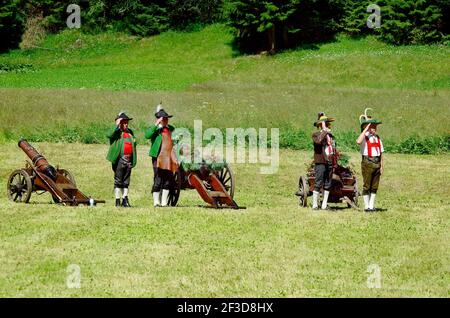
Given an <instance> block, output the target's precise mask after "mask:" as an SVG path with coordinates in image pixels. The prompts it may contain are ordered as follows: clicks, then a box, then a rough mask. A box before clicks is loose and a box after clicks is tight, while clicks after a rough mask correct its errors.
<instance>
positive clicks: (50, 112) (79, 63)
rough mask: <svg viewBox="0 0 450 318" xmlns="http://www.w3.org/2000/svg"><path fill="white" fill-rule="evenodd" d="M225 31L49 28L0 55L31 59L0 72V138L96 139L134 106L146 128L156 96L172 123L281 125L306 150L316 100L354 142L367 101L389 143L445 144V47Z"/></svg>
mask: <svg viewBox="0 0 450 318" xmlns="http://www.w3.org/2000/svg"><path fill="white" fill-rule="evenodd" d="M77 39H81V44H79V45H76V40H77ZM231 39H232V37H231V35H230V33H229V31H228V29H226V28H225V27H224V26H221V25H213V26H209V27H207V28H205V29H203V30H200V31H198V32H191V33H184V32H178V33H177V32H168V33H164V34H162V35H160V36H155V37H151V38H145V39H137V38H132V37H128V36H124V35H117V34H103V35H101V36H92V35H83V34H80V33H78V32H77V31H73V32H72V31H70V32H69V31H65V32H63V33H62V34H59V35H52V36H49V37H48V38H47V40H46V41H45V42H44V44H43V45H42V46H43V47H46V48H49V49H48V50H43V49H35V50H31V51H13V52H11V53H9V54H6V55H5V54H4V55H0V64H1V63H4V64H8V65H20V64H24V65H32V67H30V68H25V70H24V71H17V72H14V71H11V72H3V73H0V94H1V96H2V98H1V99H0V107H1V109H2V110H3V111H2V112H0V121H2V122H9V123H14V125H12V127H7V126H4V127H2V128H0V141H1V140H17V139H18V138H19V137H20V136H26V137H27V138H28V139H30V140H34V141H50V142H54V141H61V142H67V141H69V142H73V141H79V142H83V143H93V142H94V143H96V142H97V143H103V142H105V141H106V140H105V137H104V135H105V132H106V130H107V129H108V127H109V125H110V123H111V122H112V119H113V117H114V116H115V114H116V113H117V112H119V111H120V110H126V111H128V112H129V113H131V114H132V115H133V116H134V117H135V118H136V122H135V126H137V127H139V128H140V131H142V130H143V129H144V128H145V126H146V125H148V123H149V122H150V121H151V120H153V119H152V114H153V112H154V108H155V105H156V104H157V103H159V102H160V101H163V103H164V104H166V105H167V107H168V109H169V111H170V112H172V113H174V114H175V117H174V123H175V124H177V125H178V126H180V125H181V126H184V127H189V128H191V127H192V126H193V120H194V119H202V120H203V125H204V127H218V128H225V127H268V128H270V127H280V128H281V136H282V140H281V145H282V146H283V147H290V148H302V149H307V147H310V141H309V135H310V132H311V128H312V122H313V121H314V120H315V118H316V114H317V112H318V111H319V110H322V111H325V112H326V113H329V114H330V115H333V116H335V117H336V118H337V121H336V123H335V128H336V133H337V134H338V136H339V139H340V145H341V147H344V148H346V149H354V148H352V147H354V139H355V137H356V135H357V133H358V117H359V115H360V114H361V112H362V111H363V109H364V108H365V107H372V108H374V109H375V115H376V116H378V117H379V118H382V119H383V122H384V125H383V128H382V136H383V137H384V138H385V144H386V146H387V148H388V149H389V150H392V151H394V150H395V151H400V152H402V151H403V150H404V149H403V148H404V147H402V146H401V145H400V146H399V144H401V143H406V144H408V142H407V141H408V138H414V140H421V139H426V138H428V139H430V140H428V141H424V142H422V143H423V144H425V145H426V144H433V147H432V148H433V149H434V150H433V151H423V152H425V153H427V152H430V153H435V152H438V150H442V151H448V148H449V145H450V137H449V136H450V131H449V129H448V127H447V125H446V123H444V122H443V121H442V120H441V118H447V117H449V116H450V107H448V105H449V101H450V76H449V74H450V63H448V56H449V54H450V48H449V47H447V46H412V47H394V46H389V45H386V44H383V43H381V42H378V41H376V40H375V39H373V38H370V37H369V38H366V39H359V40H354V39H349V38H346V37H339V38H338V40H337V41H336V42H331V43H326V44H322V45H318V46H315V47H303V48H299V49H297V50H293V51H288V52H284V53H282V54H278V55H275V56H264V55H251V56H237V55H236V54H235V52H233V50H232V48H231V46H230V45H229V43H230V42H231ZM30 112H31V113H32V116H29V114H30ZM141 137H142V133H140V134H139V138H140V140H141V141H142V138H141ZM431 139H433V140H431ZM406 152H408V151H406ZM410 152H414V151H410ZM418 152H420V151H418Z"/></svg>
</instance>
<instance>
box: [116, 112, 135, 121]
mask: <svg viewBox="0 0 450 318" xmlns="http://www.w3.org/2000/svg"><path fill="white" fill-rule="evenodd" d="M119 118H120V119H122V120H133V118H130V117H128V116H127V115H126V114H125V113H124V112H120V113H119V115H117V117H116V119H115V120H117V119H119Z"/></svg>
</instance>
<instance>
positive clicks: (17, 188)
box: [7, 139, 105, 206]
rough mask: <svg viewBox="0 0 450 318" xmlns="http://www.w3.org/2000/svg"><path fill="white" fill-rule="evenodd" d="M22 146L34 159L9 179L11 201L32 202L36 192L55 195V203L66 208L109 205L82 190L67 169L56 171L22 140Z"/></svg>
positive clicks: (20, 144)
mask: <svg viewBox="0 0 450 318" xmlns="http://www.w3.org/2000/svg"><path fill="white" fill-rule="evenodd" d="M19 147H20V148H21V149H22V150H23V151H24V152H25V154H26V155H27V156H28V158H30V160H31V162H29V161H27V164H26V167H25V168H23V169H19V170H15V171H14V172H12V173H11V175H10V176H9V179H8V182H7V195H8V198H9V199H10V200H12V201H14V202H24V203H28V202H29V201H30V197H31V193H32V192H36V193H38V194H43V193H45V192H48V193H50V194H51V196H52V198H53V201H54V202H55V203H60V204H63V205H71V206H75V205H79V204H85V205H91V206H92V205H96V204H97V203H105V201H103V200H94V199H92V198H90V197H88V196H86V195H85V194H83V193H82V192H81V191H80V190H78V188H77V186H76V183H75V178H74V177H73V175H72V174H71V173H70V172H69V171H67V170H65V169H59V168H56V169H55V168H54V167H53V166H51V165H50V164H49V163H48V161H47V159H45V157H44V156H42V155H41V154H40V153H39V152H38V151H37V150H36V149H35V148H33V146H31V145H30V144H29V143H28V142H27V141H26V140H24V139H21V140H20V141H19Z"/></svg>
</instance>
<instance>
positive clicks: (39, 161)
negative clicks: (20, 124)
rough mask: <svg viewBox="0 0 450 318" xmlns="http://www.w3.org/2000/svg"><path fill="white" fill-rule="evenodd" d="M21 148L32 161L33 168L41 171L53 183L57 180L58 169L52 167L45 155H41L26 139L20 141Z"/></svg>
mask: <svg viewBox="0 0 450 318" xmlns="http://www.w3.org/2000/svg"><path fill="white" fill-rule="evenodd" d="M19 148H21V149H22V150H23V152H25V154H26V155H27V156H28V158H30V159H31V162H32V163H33V166H34V167H35V168H36V169H37V170H38V171H39V172H42V173H43V174H45V175H46V176H48V177H50V178H51V179H52V180H53V181H55V180H56V169H55V168H54V167H53V166H52V165H50V164H49V163H48V161H47V159H45V157H44V156H43V155H41V154H40V153H39V152H38V151H37V150H36V149H35V148H34V147H33V146H32V145H30V144H29V143H28V141H26V140H25V139H20V140H19Z"/></svg>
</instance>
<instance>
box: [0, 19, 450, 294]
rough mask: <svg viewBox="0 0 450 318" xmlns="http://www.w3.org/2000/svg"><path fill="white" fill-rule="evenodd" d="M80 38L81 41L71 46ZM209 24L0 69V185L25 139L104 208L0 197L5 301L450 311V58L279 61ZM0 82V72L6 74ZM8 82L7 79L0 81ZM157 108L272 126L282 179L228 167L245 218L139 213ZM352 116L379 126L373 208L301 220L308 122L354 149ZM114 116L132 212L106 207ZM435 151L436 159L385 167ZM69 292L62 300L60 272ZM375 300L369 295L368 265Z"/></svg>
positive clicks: (313, 49) (364, 48)
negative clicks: (234, 42) (321, 115)
mask: <svg viewBox="0 0 450 318" xmlns="http://www.w3.org/2000/svg"><path fill="white" fill-rule="evenodd" d="M78 39H79V40H78ZM231 39H232V37H231V35H230V33H229V30H228V29H227V28H225V27H224V26H222V25H212V26H209V27H206V28H204V29H202V30H199V31H196V32H190V33H188V32H167V33H164V34H161V35H159V36H155V37H151V38H144V39H139V38H133V37H129V36H125V35H121V34H109V33H105V34H101V35H97V36H93V35H85V34H80V33H79V32H77V31H64V32H62V33H61V34H58V35H50V36H49V37H47V38H46V40H45V42H44V43H43V44H42V47H44V48H45V49H34V50H29V51H20V50H16V51H12V52H10V53H8V54H2V55H0V96H1V97H0V110H1V111H0V122H1V123H2V125H1V126H0V152H1V153H2V156H0V185H3V186H2V188H3V189H4V190H5V184H6V180H7V178H8V176H9V174H10V173H11V172H12V171H13V170H15V169H18V168H20V167H23V166H24V164H25V155H24V154H23V153H22V151H21V150H20V149H19V148H18V147H17V140H18V139H19V138H20V137H25V138H27V139H28V140H29V141H31V142H33V144H34V145H35V146H36V147H37V148H38V149H39V150H40V151H41V152H42V153H43V154H44V155H46V156H47V157H48V159H49V160H50V162H51V163H53V164H54V165H57V164H59V165H60V166H61V167H64V168H67V169H69V170H70V171H72V172H73V173H74V174H75V176H76V178H77V183H78V185H79V187H80V189H81V190H82V191H83V192H85V193H86V194H89V195H92V196H93V197H95V198H99V199H106V200H107V203H106V205H102V206H98V207H95V208H86V207H77V208H70V207H62V206H58V205H55V204H52V203H51V197H50V196H49V195H48V194H45V195H42V196H37V195H35V194H34V195H33V196H32V202H31V204H29V205H24V204H14V203H11V202H9V201H8V200H7V198H6V192H5V191H4V192H3V193H1V192H0V217H1V219H2V222H0V237H1V239H0V269H1V271H0V297H1V296H3V297H20V296H25V297H33V296H34V297H46V296H62V297H79V296H88V297H90V296H98V297H107V296H117V297H119V296H147V297H148V296H151V297H153V296H154V297H175V296H180V297H181V296H185V297H202V296H211V297H219V296H223V297H263V296H266V297H312V296H337V297H372V296H374V297H393V296H399V297H413V296H417V297H428V296H437V297H449V296H450V288H449V286H450V285H449V283H450V268H449V265H448V264H449V257H450V253H449V250H450V248H449V239H450V237H449V233H450V231H449V225H450V218H449V216H450V215H449V214H450V204H449V200H448V198H449V190H448V181H447V179H446V176H448V175H449V172H450V165H449V159H450V154H449V149H450V130H449V129H448V124H447V118H449V117H450V107H449V104H450V76H449V74H450V63H449V59H448V57H449V55H450V48H449V47H448V46H410V47H393V46H390V45H386V44H383V43H380V42H378V41H376V40H374V39H373V38H371V37H368V38H365V39H358V40H355V39H349V38H346V37H338V39H337V40H336V41H335V42H330V43H324V44H321V45H317V46H308V47H306V46H305V47H301V48H298V49H296V50H292V51H287V52H284V53H281V54H277V55H275V56H266V55H248V56H240V55H237V54H236V52H234V51H233V49H232V47H231V46H230V42H231ZM5 69H9V71H4V70H5ZM2 70H3V71H2ZM160 101H163V103H164V104H165V105H166V106H167V110H168V111H169V112H170V113H173V114H174V118H173V121H172V123H173V124H175V125H176V126H177V127H187V128H192V127H193V122H194V120H198V119H199V120H202V121H203V128H204V129H206V128H209V127H218V128H220V129H225V128H227V127H233V128H237V127H243V128H246V127H255V128H260V127H262V128H280V138H281V139H280V145H281V146H282V147H283V148H284V149H281V151H280V164H281V166H280V169H279V171H278V173H276V174H274V175H261V174H259V168H260V167H259V166H258V165H250V164H241V165H233V169H234V170H235V174H236V178H237V188H236V196H235V199H236V201H237V202H238V203H239V205H241V206H246V207H247V209H246V210H238V211H233V210H212V209H208V208H205V207H204V204H203V202H202V201H201V199H200V198H199V196H198V195H197V193H196V192H195V191H193V190H188V191H184V192H182V196H181V199H180V202H179V206H178V207H176V208H167V209H154V208H153V207H152V206H151V193H150V191H151V182H152V172H151V167H150V159H149V158H148V157H147V155H146V154H147V151H148V147H149V145H148V144H147V142H145V141H144V139H143V132H144V129H145V128H146V127H147V126H148V125H149V124H150V123H153V121H154V115H153V113H154V109H155V105H156V104H158V103H159V102H160ZM365 107H372V108H374V109H375V112H374V115H376V116H377V117H379V118H381V119H382V120H383V125H381V126H380V129H379V132H380V134H381V136H382V137H383V140H384V145H385V148H386V150H387V153H386V155H385V156H386V169H385V174H384V175H383V177H382V182H381V189H380V192H379V195H378V206H379V207H382V208H383V209H384V211H383V212H380V213H374V214H365V213H363V212H362V211H356V210H351V209H342V208H340V207H339V206H336V208H335V209H334V210H333V211H331V212H313V211H312V210H310V209H308V208H300V207H299V206H298V201H297V197H295V196H294V192H295V191H296V190H297V189H296V187H297V182H298V178H299V176H300V175H303V174H304V173H305V169H306V164H307V163H309V162H310V159H311V151H294V150H292V149H293V148H294V149H310V148H311V139H310V134H311V132H312V131H313V130H314V128H313V126H312V122H313V121H314V120H315V119H316V115H317V112H318V111H325V112H326V113H327V114H329V115H331V116H333V117H336V119H337V120H336V122H335V123H334V125H333V130H334V132H335V134H336V136H337V141H338V146H339V147H340V148H341V149H344V150H346V151H347V152H348V154H350V156H351V163H352V164H353V165H354V167H355V169H356V171H357V173H358V180H359V182H360V183H361V180H362V179H361V176H360V169H359V155H358V153H357V152H356V151H355V148H356V145H355V142H354V141H355V138H356V136H357V134H358V130H359V129H358V117H359V115H360V114H361V112H362V111H363V109H364V108H365ZM123 110H124V111H126V112H127V113H128V114H130V115H131V116H132V117H134V120H133V122H132V124H131V126H132V128H134V129H135V131H136V133H137V137H138V141H139V163H138V166H137V168H136V169H135V170H134V172H133V177H132V190H131V203H132V204H133V205H134V208H133V209H130V210H124V209H116V208H114V207H113V193H112V179H113V175H112V171H111V167H110V166H109V164H108V162H107V161H106V160H105V156H106V152H107V146H106V144H107V140H106V137H105V133H106V131H107V130H108V129H109V128H111V124H112V123H113V120H114V117H115V115H116V114H117V113H118V112H119V111H123ZM395 152H404V153H408V152H411V153H416V154H418V153H432V154H433V155H411V154H396V153H395ZM70 264H76V265H78V266H79V267H80V269H81V288H80V289H70V288H67V286H66V279H67V276H68V273H67V267H68V266H69V265H70ZM373 264H376V265H378V266H379V267H380V268H381V275H382V287H381V288H380V289H371V288H368V286H367V279H368V276H369V275H370V273H368V267H369V266H371V265H373Z"/></svg>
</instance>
